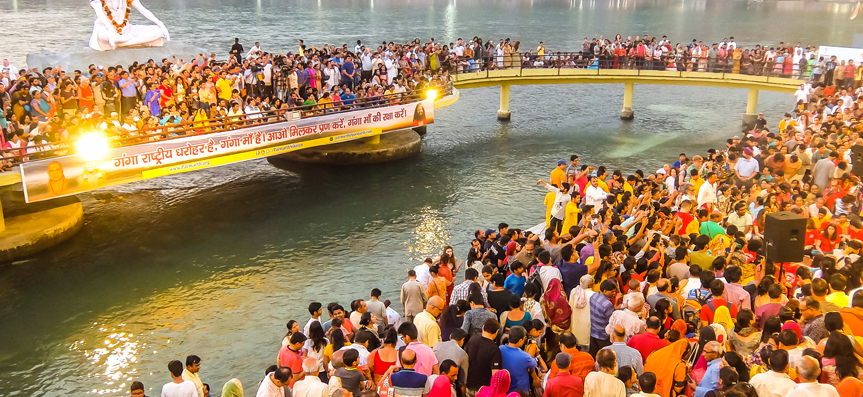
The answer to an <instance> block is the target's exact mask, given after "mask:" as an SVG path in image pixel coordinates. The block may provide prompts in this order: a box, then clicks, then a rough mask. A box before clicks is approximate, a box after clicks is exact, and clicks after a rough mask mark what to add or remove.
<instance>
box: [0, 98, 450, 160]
mask: <svg viewBox="0 0 863 397" xmlns="http://www.w3.org/2000/svg"><path fill="white" fill-rule="evenodd" d="M429 90H436V91H437V93H438V97H442V96H446V95H450V94H452V92H453V84H452V82H451V81H450V82H446V83H445V84H444V85H443V86H437V85H435V86H429V87H426V88H424V89H421V90H411V91H406V92H403V93H396V94H385V95H382V96H379V97H375V98H374V99H367V98H357V99H352V100H350V102H351V104H350V105H345V103H344V101H342V100H341V99H340V100H338V101H334V102H326V103H320V104H314V105H303V106H291V107H287V108H282V109H270V110H267V111H261V112H256V113H246V114H239V115H233V116H222V117H214V118H209V119H206V120H198V121H183V122H181V123H176V124H168V125H159V126H152V127H151V126H147V127H144V128H140V129H136V130H134V131H129V134H130V136H126V137H119V136H118V137H110V138H108V141H109V144H110V146H111V147H126V146H134V145H138V144H142V143H147V142H152V141H167V140H172V139H179V138H185V137H189V136H200V135H208V134H213V133H218V132H223V131H226V130H232V129H238V128H245V127H251V126H259V125H268V124H274V123H281V122H286V121H293V120H299V119H308V118H314V117H318V116H323V115H333V114H340V113H347V112H351V111H355V110H359V109H375V108H382V107H387V106H393V105H399V104H407V103H414V102H419V101H422V100H424V99H426V93H427V92H428V91H429ZM120 129H122V127H120ZM71 153H74V148H72V147H71V142H65V141H61V142H56V143H46V144H39V145H33V146H24V147H21V148H14V149H2V150H0V156H2V158H0V160H4V161H11V162H12V164H13V165H15V164H20V163H24V162H28V161H37V160H44V159H49V158H53V157H59V156H64V155H67V154H71Z"/></svg>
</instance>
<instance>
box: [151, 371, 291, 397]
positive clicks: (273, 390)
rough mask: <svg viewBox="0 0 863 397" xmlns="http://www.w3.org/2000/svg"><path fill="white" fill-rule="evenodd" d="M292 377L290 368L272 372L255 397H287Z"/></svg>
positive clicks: (263, 381) (262, 382) (266, 377)
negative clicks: (286, 386)
mask: <svg viewBox="0 0 863 397" xmlns="http://www.w3.org/2000/svg"><path fill="white" fill-rule="evenodd" d="M292 377H293V376H292V374H291V369H290V368H288V367H279V368H278V369H277V370H276V371H275V372H270V373H268V374H267V376H265V377H264V380H262V381H261V385H260V386H259V387H258V393H257V394H255V397H285V385H287V384H289V383H290V382H291V378H292ZM162 397H164V394H163V395H162Z"/></svg>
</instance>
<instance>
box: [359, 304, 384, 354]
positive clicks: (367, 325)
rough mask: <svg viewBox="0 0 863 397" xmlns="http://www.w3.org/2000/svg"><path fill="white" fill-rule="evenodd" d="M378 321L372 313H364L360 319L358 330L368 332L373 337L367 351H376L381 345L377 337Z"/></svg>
mask: <svg viewBox="0 0 863 397" xmlns="http://www.w3.org/2000/svg"><path fill="white" fill-rule="evenodd" d="M377 322H378V319H377V318H376V317H375V314H374V313H372V312H365V313H363V315H362V316H361V317H360V329H364V330H366V331H369V332H371V333H372V335H374V336H375V337H374V338H371V339H370V340H369V347H368V348H369V350H373V349H377V348H378V347H379V346H380V345H381V340H380V337H378V325H377Z"/></svg>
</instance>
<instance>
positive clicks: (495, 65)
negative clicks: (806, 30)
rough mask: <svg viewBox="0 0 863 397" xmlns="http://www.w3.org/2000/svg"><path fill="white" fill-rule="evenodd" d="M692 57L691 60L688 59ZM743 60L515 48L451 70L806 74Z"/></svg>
mask: <svg viewBox="0 0 863 397" xmlns="http://www.w3.org/2000/svg"><path fill="white" fill-rule="evenodd" d="M693 59H695V62H692V60H693ZM743 61H744V60H743V59H739V60H734V59H731V58H727V59H723V60H708V59H707V58H690V59H688V60H686V59H682V58H680V57H678V56H676V55H673V54H672V55H669V56H664V57H663V58H662V59H660V60H649V59H646V58H645V57H630V56H613V57H595V56H593V55H588V56H585V54H583V53H581V52H550V53H547V54H544V55H537V54H535V53H532V52H526V53H525V52H518V53H512V54H510V55H502V56H496V55H495V56H484V57H482V58H481V59H480V60H477V59H467V58H464V57H462V58H460V59H457V60H455V64H456V65H455V68H454V72H455V74H463V73H477V72H487V71H490V70H513V69H515V70H518V69H600V70H601V69H623V70H663V71H675V72H706V73H732V74H743V75H750V76H764V77H783V78H791V79H801V80H802V79H806V78H809V73H807V70H801V68H800V65H799V64H795V63H791V64H790V65H788V64H784V63H779V64H777V63H776V62H775V61H762V62H758V63H753V62H751V61H748V62H746V63H745V64H744V62H743Z"/></svg>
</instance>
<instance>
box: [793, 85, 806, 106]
mask: <svg viewBox="0 0 863 397" xmlns="http://www.w3.org/2000/svg"><path fill="white" fill-rule="evenodd" d="M794 100H795V101H796V102H800V101H803V103H807V102H809V91H808V90H807V89H806V87H804V86H803V84H800V88H798V89H797V91H794Z"/></svg>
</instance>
